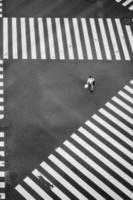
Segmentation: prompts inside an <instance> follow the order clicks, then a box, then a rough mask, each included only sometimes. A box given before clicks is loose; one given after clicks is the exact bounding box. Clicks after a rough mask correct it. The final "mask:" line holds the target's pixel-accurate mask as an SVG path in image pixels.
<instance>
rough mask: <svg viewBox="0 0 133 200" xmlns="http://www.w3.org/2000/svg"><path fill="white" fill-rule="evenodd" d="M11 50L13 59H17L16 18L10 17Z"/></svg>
mask: <svg viewBox="0 0 133 200" xmlns="http://www.w3.org/2000/svg"><path fill="white" fill-rule="evenodd" d="M12 51H13V54H12V56H13V59H18V43H17V19H16V18H15V17H13V18H12Z"/></svg>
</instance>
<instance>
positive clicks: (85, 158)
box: [64, 141, 133, 199]
mask: <svg viewBox="0 0 133 200" xmlns="http://www.w3.org/2000/svg"><path fill="white" fill-rule="evenodd" d="M64 145H65V146H67V147H68V148H69V149H70V150H71V151H72V152H73V153H75V154H76V155H77V156H78V157H79V158H80V159H82V160H83V161H84V162H85V163H86V164H87V165H90V166H91V167H92V168H93V169H95V170H96V171H97V172H98V173H99V174H101V175H102V176H103V177H104V178H105V179H107V180H108V181H109V182H110V183H112V184H113V185H114V186H115V187H116V188H118V189H119V190H122V192H124V193H125V194H126V195H127V196H128V197H129V198H131V197H133V193H132V192H131V191H130V190H129V189H128V188H126V187H125V186H124V185H123V184H122V183H120V182H119V181H118V180H117V179H116V178H114V177H113V176H111V175H110V174H109V173H108V172H107V171H105V170H104V169H103V168H102V167H100V166H99V165H98V164H97V163H95V162H94V161H93V160H91V159H90V158H89V157H88V156H86V155H85V154H84V153H83V152H82V151H80V150H79V149H78V148H77V147H75V146H74V145H73V144H72V143H70V142H69V141H65V142H64ZM104 187H105V186H104ZM106 189H107V188H106ZM106 189H105V191H106ZM108 191H109V188H108ZM110 192H111V189H110ZM110 192H109V194H110ZM111 196H113V198H114V199H123V198H121V197H120V196H119V195H117V194H116V193H115V192H114V194H113V190H112V194H111Z"/></svg>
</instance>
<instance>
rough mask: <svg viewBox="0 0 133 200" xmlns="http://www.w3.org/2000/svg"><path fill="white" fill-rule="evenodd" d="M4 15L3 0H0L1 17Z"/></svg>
mask: <svg viewBox="0 0 133 200" xmlns="http://www.w3.org/2000/svg"><path fill="white" fill-rule="evenodd" d="M2 17H3V0H0V18H2Z"/></svg>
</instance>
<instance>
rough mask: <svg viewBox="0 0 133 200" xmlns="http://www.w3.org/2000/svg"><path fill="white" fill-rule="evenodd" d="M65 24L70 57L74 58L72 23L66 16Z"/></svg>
mask: <svg viewBox="0 0 133 200" xmlns="http://www.w3.org/2000/svg"><path fill="white" fill-rule="evenodd" d="M64 26H65V33H66V40H67V48H68V54H69V59H72V60H73V59H74V53H73V45H72V38H71V32H70V25H69V20H68V18H64Z"/></svg>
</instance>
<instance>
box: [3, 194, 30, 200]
mask: <svg viewBox="0 0 133 200" xmlns="http://www.w3.org/2000/svg"><path fill="white" fill-rule="evenodd" d="M0 198H1V199H6V195H5V193H0ZM31 200H32V199H31Z"/></svg>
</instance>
